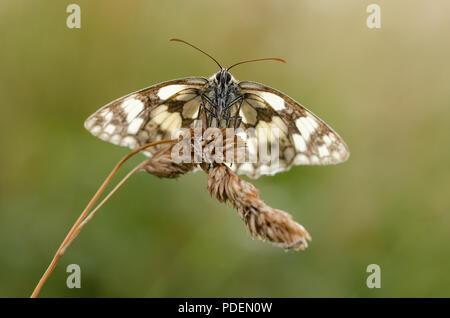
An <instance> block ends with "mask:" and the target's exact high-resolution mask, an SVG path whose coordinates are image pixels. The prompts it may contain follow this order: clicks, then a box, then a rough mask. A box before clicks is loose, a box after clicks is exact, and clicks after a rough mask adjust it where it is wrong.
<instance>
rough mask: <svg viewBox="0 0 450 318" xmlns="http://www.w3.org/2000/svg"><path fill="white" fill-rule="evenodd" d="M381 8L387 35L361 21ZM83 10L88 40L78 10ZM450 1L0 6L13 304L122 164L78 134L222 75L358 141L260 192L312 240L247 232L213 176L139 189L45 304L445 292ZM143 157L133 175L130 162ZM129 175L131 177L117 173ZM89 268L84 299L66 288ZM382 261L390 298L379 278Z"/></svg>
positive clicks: (73, 257)
mask: <svg viewBox="0 0 450 318" xmlns="http://www.w3.org/2000/svg"><path fill="white" fill-rule="evenodd" d="M373 2H375V3H378V4H380V6H381V10H382V11H381V14H382V16H381V18H382V28H381V29H379V30H371V29H368V28H367V26H366V18H367V16H368V13H366V7H367V6H368V5H369V4H370V3H373ZM70 3H77V4H79V5H80V7H81V18H82V22H81V23H82V24H81V29H68V28H67V27H66V18H67V15H68V14H67V13H66V7H67V5H68V4H70ZM449 10H450V3H449V2H448V1H444V0H442V1H433V2H432V3H431V2H429V1H424V0H422V1H412V0H397V1H387V0H385V1H375V0H373V1H372V0H371V1H355V0H353V1H351V0H345V1H339V2H338V1H331V0H329V1H324V0H315V1H312V0H310V1H260V0H254V1H237V0H230V1H223V2H219V1H106V0H102V1H87V0H83V1H82V0H78V1H50V0H47V1H23V0H21V1H18V0H1V2H0V104H1V106H0V107H1V115H0V121H1V124H0V141H1V148H0V149H1V154H0V163H1V164H0V177H1V179H0V252H1V253H0V296H3V297H12V296H18V297H25V296H29V295H30V293H31V291H32V290H33V287H34V285H35V284H36V283H37V281H38V280H39V278H40V276H41V275H42V273H43V271H44V270H45V268H46V267H47V265H48V263H49V262H50V260H51V258H52V256H53V254H54V252H55V251H56V249H57V247H58V246H59V244H60V243H61V241H62V239H63V238H64V236H65V235H66V233H67V231H68V230H69V228H70V227H71V226H72V224H73V222H74V221H75V219H76V218H77V217H78V215H79V214H80V213H81V210H82V209H83V208H84V206H85V205H86V203H87V202H88V200H89V198H90V196H92V194H93V193H94V192H95V190H96V189H97V187H98V186H99V185H100V184H101V182H102V181H103V179H104V178H105V177H106V175H107V174H108V173H109V171H110V170H111V169H112V167H113V165H114V164H115V163H116V162H117V161H118V160H119V159H120V158H121V157H122V156H123V155H124V154H126V153H127V152H128V150H127V149H125V148H122V147H118V146H114V145H112V144H108V143H106V142H103V141H101V140H99V139H97V138H95V137H93V136H91V135H90V134H89V133H88V132H87V131H85V129H84V128H83V122H84V120H85V119H86V118H87V117H88V116H89V115H90V114H91V113H93V112H94V111H95V110H96V109H98V108H99V107H101V106H102V105H104V104H106V103H108V102H109V101H111V100H113V99H115V98H117V97H120V96H122V95H125V94H127V93H129V92H132V91H135V90H137V89H140V88H142V87H146V86H149V85H152V84H155V83H158V82H162V81H165V80H170V79H174V78H179V77H185V76H192V75H201V76H210V75H211V74H212V73H213V72H215V71H216V70H217V69H216V66H215V65H214V64H213V63H212V62H211V61H210V60H208V59H207V58H206V57H205V56H203V55H201V54H199V53H198V52H195V51H194V50H192V49H191V48H188V47H186V46H183V45H181V44H179V43H171V42H168V39H169V38H171V37H179V38H182V39H185V40H188V41H191V42H193V43H195V44H196V45H198V46H200V47H201V48H203V49H204V50H206V51H207V52H209V53H211V54H212V55H214V56H215V57H216V58H217V59H219V61H221V62H222V64H225V65H227V64H231V63H233V62H236V61H239V60H242V59H248V58H260V57H268V56H279V57H282V58H284V59H286V60H287V61H288V64H280V63H272V62H268V63H255V64H248V65H245V66H244V65H243V66H241V67H238V68H236V69H235V70H234V71H233V75H234V76H235V77H236V78H238V79H241V80H253V81H257V82H262V83H265V84H267V85H269V86H273V87H275V88H277V89H279V90H281V91H283V92H285V93H286V94H288V95H290V96H291V97H293V98H294V99H296V100H298V101H300V102H301V103H302V104H303V105H305V106H307V107H308V108H310V109H311V110H312V111H313V112H314V113H316V114H317V115H319V116H320V117H321V118H323V119H324V120H325V121H326V122H327V123H329V124H330V125H331V126H332V127H333V128H335V129H336V131H337V132H338V133H339V134H340V135H341V136H342V137H343V138H344V139H345V140H346V142H347V143H348V145H349V147H350V150H351V157H350V160H349V161H348V162H346V163H345V164H341V165H337V166H326V167H295V168H293V169H291V170H290V171H289V172H286V173H280V174H278V175H276V176H273V177H262V178H260V179H258V180H255V181H253V183H254V185H255V186H256V187H257V188H258V189H259V190H260V194H261V196H262V198H263V199H264V200H265V201H266V202H267V203H268V204H270V205H271V206H273V207H276V208H280V209H283V210H285V211H288V212H290V213H291V214H292V215H293V217H294V219H295V220H297V221H298V222H300V223H301V224H303V225H304V226H305V227H306V228H307V229H308V230H309V232H310V233H311V234H312V236H313V241H312V243H311V244H310V247H309V248H308V249H307V250H305V251H303V252H284V251H283V250H282V249H279V248H276V247H273V246H271V245H270V244H267V243H263V242H261V241H258V240H253V239H251V238H250V235H249V234H248V232H247V230H246V228H245V227H244V225H243V223H242V221H241V220H240V219H239V217H238V215H237V213H236V211H234V210H233V209H232V208H231V207H230V206H226V205H223V204H220V203H218V202H217V201H216V200H215V199H212V198H211V197H210V196H209V194H208V193H207V191H206V175H205V174H204V173H202V172H199V173H195V174H190V175H186V176H183V177H182V178H180V179H179V180H178V181H175V180H159V179H157V178H155V177H153V176H151V175H148V174H145V173H140V174H138V175H136V176H134V177H133V178H132V179H131V180H130V181H129V182H128V183H127V184H126V185H125V187H124V188H122V189H121V190H120V191H119V192H118V193H117V194H116V195H115V196H114V197H113V198H112V199H111V200H110V201H109V202H108V203H107V204H106V205H105V206H104V207H103V208H102V209H101V210H100V212H99V213H98V214H97V215H96V217H95V218H94V219H93V220H92V221H91V222H90V223H89V224H88V225H87V226H86V227H85V229H84V230H83V231H82V232H81V234H80V236H79V237H78V238H77V239H76V240H75V242H74V243H73V244H72V245H71V246H70V248H69V249H68V251H67V253H66V254H65V255H64V257H63V258H62V259H61V261H60V263H59V264H58V266H57V268H56V270H55V272H54V273H53V275H52V276H51V277H50V279H49V280H48V282H47V284H46V285H45V286H44V288H43V290H42V293H41V296H43V297H59V296H61V297H111V296H115V297H165V296H174V297H178V296H179V297H183V296H195V297H207V296H212V297H213V296H229V297H233V296H246V297H272V296H274V297H332V296H333V297H394V296H396V297H406V296H412V297H430V296H434V297H444V296H445V297H449V296H450V275H449V274H448V271H449V270H450V254H449V241H450V233H449V229H450V213H449V212H450V211H449V206H450V199H449V190H450V169H449V163H450V148H449V145H450V138H449V137H450V131H449V126H450V103H449V100H450V93H449V92H450V90H449V82H450V62H449V59H448V57H449V56H450V43H449V38H450V20H449V19H448V12H449ZM141 159H142V157H141V158H135V159H134V161H133V162H130V163H128V164H127V165H126V167H127V168H128V169H130V168H131V167H133V165H134V164H135V163H137V162H138V161H139V160H141ZM126 170H127V169H124V171H123V172H122V175H123V174H124V173H125V171H126ZM72 263H75V264H79V265H80V266H81V270H82V282H81V284H82V288H81V289H68V288H67V287H66V284H65V281H66V277H67V275H68V274H67V273H66V271H65V269H66V266H67V265H69V264H72ZM372 263H375V264H378V265H380V266H381V289H369V288H367V286H366V278H367V276H368V275H369V274H368V273H366V267H367V266H368V265H369V264H372Z"/></svg>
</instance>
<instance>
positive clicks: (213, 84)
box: [85, 39, 349, 178]
mask: <svg viewBox="0 0 450 318" xmlns="http://www.w3.org/2000/svg"><path fill="white" fill-rule="evenodd" d="M171 41H178V42H183V43H185V44H188V45H190V46H192V47H193V48H195V49H197V50H199V51H200V52H202V53H204V54H205V55H207V56H209V57H210V58H211V59H212V60H213V61H214V62H216V63H217V65H218V66H219V68H220V71H219V72H217V73H215V74H214V75H213V76H211V77H210V78H209V79H206V78H203V77H187V78H181V79H176V80H172V81H168V82H164V83H160V84H156V85H154V86H150V87H148V88H144V89H142V90H140V91H137V92H135V93H131V94H128V95H126V96H123V97H121V98H119V99H117V100H115V101H113V102H111V103H109V104H107V105H106V106H104V107H102V108H100V109H99V110H98V111H97V112H95V113H94V114H93V115H91V116H90V117H89V118H88V119H87V120H86V122H85V127H86V129H87V130H88V131H90V132H91V133H92V134H93V135H95V136H97V137H99V138H101V139H103V140H105V141H109V142H111V143H113V144H116V145H121V146H126V147H130V148H132V149H133V148H137V147H139V146H142V145H144V144H147V143H150V142H153V141H157V140H162V139H166V138H171V137H172V136H173V133H174V132H175V131H176V130H178V129H180V128H193V125H194V122H195V121H197V120H200V121H201V122H202V123H203V124H204V127H210V126H212V127H232V128H242V129H244V130H245V129H248V128H253V129H254V131H255V136H253V137H251V138H248V139H247V140H246V146H247V148H248V151H251V152H255V153H257V152H258V148H259V147H260V146H261V144H262V142H264V143H265V145H264V146H265V147H268V148H269V149H270V145H269V146H268V145H267V144H266V143H268V144H270V142H271V139H270V136H268V135H267V133H266V132H265V131H267V129H268V128H269V129H271V128H276V129H278V132H279V134H278V137H277V142H278V147H279V149H278V154H279V158H278V159H279V160H278V161H277V162H275V163H274V164H271V163H261V162H260V161H256V162H244V163H237V164H236V163H233V164H232V165H231V168H232V169H233V170H234V171H235V172H237V173H238V174H245V175H248V176H250V177H253V178H256V177H259V176H260V175H267V174H269V175H272V174H275V173H277V172H279V171H284V170H288V169H289V168H290V167H291V166H293V165H326V164H336V163H340V162H343V161H345V160H347V158H348V157H349V150H348V147H347V145H346V144H345V142H344V141H343V140H342V138H341V137H339V135H338V134H337V133H335V132H334V131H333V130H332V129H331V128H330V127H329V126H328V125H327V124H325V123H324V122H323V121H322V120H321V119H320V118H318V117H317V116H316V115H314V114H313V113H312V112H310V111H309V110H308V109H306V108H305V107H303V106H302V105H300V104H299V103H297V102H296V101H294V100H293V99H291V98H290V97H288V96H287V95H285V94H283V93H281V92H279V91H277V90H275V89H273V88H270V87H267V86H265V85H262V84H259V83H255V82H248V81H244V82H239V81H237V80H236V79H235V78H234V77H233V76H232V75H231V73H230V72H229V70H230V69H231V68H232V67H234V66H236V65H239V64H242V63H247V62H253V61H262V60H278V61H282V62H284V61H283V60H282V59H278V58H266V59H256V60H248V61H243V62H239V63H236V64H233V65H232V66H230V67H228V68H223V67H222V66H221V65H220V64H219V63H218V62H217V61H216V60H215V59H214V58H213V57H212V56H210V55H209V54H207V53H206V52H204V51H202V50H200V49H199V48H197V47H195V46H194V45H192V44H190V43H188V42H186V41H183V40H180V39H171Z"/></svg>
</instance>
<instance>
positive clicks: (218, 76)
mask: <svg viewBox="0 0 450 318" xmlns="http://www.w3.org/2000/svg"><path fill="white" fill-rule="evenodd" d="M219 79H220V72H219V73H217V74H216V80H217V81H219Z"/></svg>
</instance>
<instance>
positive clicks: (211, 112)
mask: <svg viewBox="0 0 450 318" xmlns="http://www.w3.org/2000/svg"><path fill="white" fill-rule="evenodd" d="M201 98H202V103H201V104H200V107H201V108H202V109H203V111H204V112H205V121H206V128H209V126H211V123H212V119H213V117H214V118H217V116H216V114H215V113H214V112H213V111H211V110H210V109H208V108H207V107H206V105H205V101H204V99H203V98H205V99H206V101H207V102H208V103H209V104H210V105H213V103H212V101H211V99H209V98H208V96H205V95H201ZM208 113H209V114H210V116H208Z"/></svg>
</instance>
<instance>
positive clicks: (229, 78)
mask: <svg viewBox="0 0 450 318" xmlns="http://www.w3.org/2000/svg"><path fill="white" fill-rule="evenodd" d="M229 81H231V75H230V73H227V83H228V82H229Z"/></svg>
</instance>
